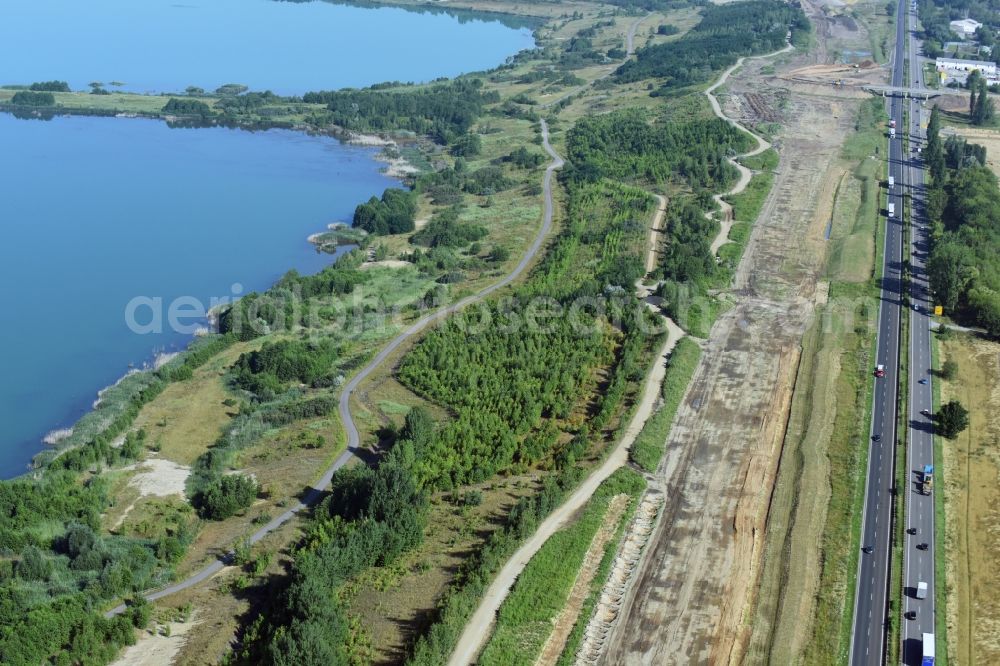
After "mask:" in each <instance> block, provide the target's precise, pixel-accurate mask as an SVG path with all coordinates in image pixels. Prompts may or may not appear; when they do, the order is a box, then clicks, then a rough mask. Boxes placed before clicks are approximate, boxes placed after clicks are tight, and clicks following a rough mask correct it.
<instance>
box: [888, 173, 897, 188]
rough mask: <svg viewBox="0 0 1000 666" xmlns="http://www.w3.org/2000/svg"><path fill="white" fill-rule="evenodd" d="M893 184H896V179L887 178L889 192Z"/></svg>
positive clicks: (892, 177)
mask: <svg viewBox="0 0 1000 666" xmlns="http://www.w3.org/2000/svg"><path fill="white" fill-rule="evenodd" d="M895 184H896V178H895V177H894V176H889V189H890V190H891V189H892V186H893V185H895Z"/></svg>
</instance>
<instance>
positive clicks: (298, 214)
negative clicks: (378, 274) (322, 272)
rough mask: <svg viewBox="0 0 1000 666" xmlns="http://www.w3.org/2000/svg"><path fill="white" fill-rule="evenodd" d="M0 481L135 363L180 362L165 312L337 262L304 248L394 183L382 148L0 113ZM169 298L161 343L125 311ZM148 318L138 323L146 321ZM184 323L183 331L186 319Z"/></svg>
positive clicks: (141, 315) (280, 134)
mask: <svg viewBox="0 0 1000 666" xmlns="http://www.w3.org/2000/svg"><path fill="white" fill-rule="evenodd" d="M0 148H2V153H3V159H0V201H2V213H0V220H2V222H0V230H2V233H3V239H2V241H0V284H2V285H3V288H2V291H0V293H2V304H3V307H2V308H0V312H2V315H0V319H2V320H0V344H2V348H3V350H4V354H3V357H4V362H3V372H2V374H0V424H2V430H0V476H2V477H4V478H7V477H11V476H15V475H17V474H20V473H22V472H24V471H25V469H26V466H27V464H28V463H29V461H30V459H31V457H32V456H33V455H34V454H36V453H37V452H38V451H39V450H40V448H41V439H42V437H43V436H44V435H45V434H46V433H47V432H49V431H52V430H55V429H58V428H65V427H67V426H69V425H71V424H72V423H73V422H74V421H75V420H76V419H77V418H79V417H80V416H81V415H82V414H83V413H84V412H85V411H86V410H88V409H89V408H90V407H91V405H92V403H93V401H94V400H95V399H96V397H97V391H98V389H100V388H102V387H104V386H107V385H108V384H111V383H113V382H114V381H115V380H117V379H118V378H119V377H121V376H122V375H123V374H124V373H125V372H126V371H127V370H128V369H129V364H130V363H131V364H136V365H141V364H143V363H144V362H150V361H152V359H153V357H154V354H155V353H156V352H158V351H166V352H170V351H177V350H178V349H180V348H183V346H184V345H186V344H187V342H188V341H189V340H190V339H191V335H190V334H185V333H178V332H174V331H170V330H169V325H168V323H169V322H168V316H167V315H168V307H169V305H170V303H171V302H173V301H174V299H176V298H178V297H182V296H193V297H195V298H196V299H198V300H199V301H200V302H202V303H205V304H206V305H207V304H208V303H209V302H210V299H211V298H212V297H219V298H222V297H229V296H232V295H233V289H232V285H233V284H234V283H240V284H241V285H242V287H243V291H244V292H246V291H250V290H252V289H258V290H259V289H264V288H267V287H268V286H270V285H271V284H272V283H273V282H274V281H275V280H277V279H278V278H279V277H280V276H281V275H282V274H283V273H284V272H285V271H286V270H288V269H290V268H296V269H298V270H299V271H300V272H314V271H317V270H319V269H320V268H322V267H323V266H325V265H327V264H329V263H331V261H332V258H331V257H330V256H329V255H324V254H318V253H316V251H315V250H314V249H313V248H312V246H311V245H310V244H309V243H308V242H307V241H306V238H307V236H309V235H310V234H311V233H314V232H316V231H321V230H323V229H324V228H325V227H326V225H327V224H329V223H330V222H333V221H336V220H345V219H347V220H349V219H350V217H351V215H352V213H353V210H354V207H355V205H357V203H358V202H359V201H361V200H363V199H367V198H368V197H370V196H371V195H373V194H380V193H381V192H382V190H383V189H385V188H386V187H390V186H392V185H395V184H397V183H396V181H394V180H393V179H391V178H388V177H386V176H385V175H383V174H381V173H379V169H380V164H379V163H378V162H376V161H375V159H374V156H375V155H376V152H377V151H376V150H375V149H373V148H365V147H360V146H348V145H342V144H341V143H339V142H338V141H337V140H335V139H331V138H324V137H313V136H307V135H304V134H301V133H295V132H291V131H285V130H268V131H266V132H247V131H243V130H235V129H226V128H221V127H217V128H210V129H197V130H195V129H171V128H169V127H168V126H167V125H166V124H165V123H163V122H159V121H154V120H144V119H121V118H94V117H57V118H55V119H54V120H51V121H40V120H18V119H15V118H14V117H12V116H10V115H9V114H2V113H0ZM137 296H147V297H151V298H161V299H162V302H163V307H162V314H163V321H164V329H165V330H164V332H163V333H160V334H142V335H140V334H136V333H134V332H133V331H132V330H130V328H129V326H127V325H126V320H125V310H126V306H127V304H128V303H129V301H130V300H131V299H133V298H134V297H137ZM150 316H151V315H150V310H149V309H148V308H143V309H140V310H139V311H138V312H137V317H136V318H137V319H138V320H139V321H140V323H147V322H149V321H150ZM184 323H190V321H189V320H185V321H184Z"/></svg>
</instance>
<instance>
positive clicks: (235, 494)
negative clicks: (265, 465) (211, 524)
mask: <svg viewBox="0 0 1000 666" xmlns="http://www.w3.org/2000/svg"><path fill="white" fill-rule="evenodd" d="M259 492H260V488H259V487H258V486H257V482H256V481H255V480H254V479H252V478H250V477H249V476H244V475H242V474H226V475H224V476H221V477H219V478H218V479H216V480H215V481H214V482H212V483H210V484H207V485H206V487H205V488H204V489H203V490H201V491H200V492H199V493H198V494H196V495H195V496H194V498H192V504H194V506H195V508H196V509H198V513H199V515H201V516H202V517H203V518H208V519H210V520H225V519H226V518H229V517H230V516H235V515H236V514H237V513H239V512H240V511H243V510H244V509H247V508H249V506H250V505H251V504H253V502H254V500H256V499H257V494H258V493H259Z"/></svg>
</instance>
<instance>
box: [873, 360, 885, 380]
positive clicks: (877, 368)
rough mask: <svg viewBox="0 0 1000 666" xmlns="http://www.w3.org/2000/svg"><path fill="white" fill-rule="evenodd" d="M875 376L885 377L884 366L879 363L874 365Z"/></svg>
mask: <svg viewBox="0 0 1000 666" xmlns="http://www.w3.org/2000/svg"><path fill="white" fill-rule="evenodd" d="M875 376H876V377H885V366H884V365H882V364H881V363H880V364H879V365H877V366H875Z"/></svg>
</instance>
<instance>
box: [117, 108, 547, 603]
mask: <svg viewBox="0 0 1000 666" xmlns="http://www.w3.org/2000/svg"><path fill="white" fill-rule="evenodd" d="M541 127H542V147H543V148H544V149H545V152H546V153H548V154H549V156H550V157H551V158H552V161H551V162H550V163H549V165H548V167H546V169H545V176H544V178H543V179H542V193H543V195H544V197H545V212H544V215H543V216H542V227H541V229H539V230H538V234H537V235H536V236H535V240H534V241H532V243H531V246H530V247H529V248H528V251H527V252H525V254H524V256H523V257H521V261H519V262H518V264H517V266H515V267H514V270H513V271H511V272H510V273H508V274H507V276H506V277H504V278H503V279H502V280H500V281H498V282H495V283H493V284H492V285H490V286H488V287H486V288H484V289H483V290H482V291H480V292H478V293H476V294H473V295H471V296H466V297H465V298H463V299H462V300H460V301H458V302H456V303H454V304H452V305H449V306H448V307H446V308H443V309H441V310H438V311H436V312H433V313H431V314H429V315H426V316H425V317H423V318H421V319H419V320H418V321H417V322H416V323H414V324H412V325H410V327H409V328H407V329H406V330H405V331H403V332H402V333H400V334H399V335H397V336H396V337H395V338H393V339H392V341H391V342H389V344H387V345H386V346H385V347H384V348H383V349H382V351H380V352H379V353H378V354H377V355H376V356H375V358H373V359H372V360H371V361H370V362H369V363H368V365H366V366H365V367H364V368H362V370H361V371H360V372H358V374H356V375H355V376H354V378H353V379H351V381H349V382H348V383H347V384H346V385H345V386H344V390H343V391H342V392H341V394H340V406H339V414H340V420H341V422H342V423H343V424H344V430H345V431H346V432H347V449H346V450H345V451H344V452H343V453H341V454H340V455H339V456H338V457H337V459H336V460H335V461H334V462H333V464H332V465H330V467H328V468H327V470H326V472H324V473H323V476H321V477H320V479H319V480H318V481H317V482H316V483H314V484H313V485H312V486H311V487H310V488H309V490H308V492H307V493H306V495H305V497H303V499H302V501H300V502H298V503H296V504H295V506H293V507H292V508H290V509H288V510H286V511H285V512H284V513H282V514H280V515H278V516H276V517H275V518H273V519H272V520H271V521H270V522H269V523H267V524H266V525H264V526H263V527H261V528H260V529H259V530H257V531H256V532H254V533H253V534H252V535H251V536H250V538H249V542H250V543H251V544H255V543H257V542H258V541H260V540H261V539H263V538H264V537H266V536H267V535H268V534H270V533H271V532H273V531H274V530H276V529H278V528H279V527H281V526H282V525H284V524H285V523H287V522H288V521H289V520H291V519H292V518H294V517H295V516H296V515H298V513H299V512H300V511H302V510H303V509H305V508H307V507H310V506H313V505H314V504H316V503H317V502H318V501H319V500H320V499H321V498H322V497H323V491H324V489H325V488H326V487H327V486H329V485H330V481H331V480H332V479H333V475H334V473H335V472H336V471H337V470H338V469H340V468H341V467H343V466H344V465H346V464H347V463H348V462H350V460H351V459H352V458H354V457H356V456H357V454H358V452H359V451H360V448H361V435H360V433H359V432H358V426H357V424H356V423H355V422H354V416H353V415H352V414H351V396H352V395H353V394H354V391H355V390H356V389H357V388H358V386H359V385H360V384H361V382H363V381H364V380H365V379H367V378H368V376H369V375H370V374H371V373H372V372H373V371H374V370H375V369H376V368H378V367H379V366H380V365H381V364H382V363H383V362H384V361H385V360H386V359H387V358H388V357H389V356H390V355H391V354H392V353H393V352H394V351H396V349H398V348H399V346H400V345H401V344H403V343H404V342H406V341H407V340H409V339H410V338H412V337H414V336H415V335H417V334H418V333H421V332H422V331H424V329H426V328H427V327H428V326H430V325H431V324H433V323H436V322H438V321H441V320H442V319H444V318H446V317H448V316H449V315H452V314H454V313H455V312H458V311H459V310H461V309H462V308H465V307H468V306H469V305H472V304H473V303H477V302H479V301H481V300H483V299H484V298H486V297H487V296H489V295H490V294H492V293H493V292H495V291H497V290H498V289H503V288H504V287H506V286H507V285H509V284H510V283H511V282H513V281H514V280H516V279H517V278H518V277H519V276H520V275H521V274H522V273H523V272H524V271H525V269H526V268H527V267H528V265H529V264H530V263H531V262H532V260H534V258H535V256H536V255H537V254H538V251H539V250H540V249H541V247H542V243H544V242H545V239H546V237H547V236H548V235H549V232H550V231H551V230H552V216H553V210H554V204H553V202H552V177H553V174H554V173H555V171H556V170H558V169H561V168H562V166H563V164H565V162H564V161H563V158H562V157H560V156H559V154H558V153H556V151H555V149H554V148H552V144H550V143H549V126H548V124H546V122H545V120H544V119H543V120H541ZM232 556H233V553H232V551H230V552H228V553H226V555H225V556H224V557H221V558H219V559H217V560H215V561H213V562H212V563H211V564H208V565H206V566H205V567H203V568H202V569H200V570H198V571H197V572H196V573H194V574H192V575H191V576H189V577H188V578H185V579H184V580H182V581H180V582H178V583H175V584H173V585H170V586H169V587H165V588H163V589H161V590H157V591H155V592H148V593H146V594H144V595H143V597H144V598H145V599H146V600H147V601H156V600H157V599H162V598H163V597H166V596H169V595H171V594H175V593H177V592H180V591H181V590H186V589H188V588H191V587H194V586H195V585H198V584H199V583H201V582H202V581H204V580H206V579H208V578H211V577H212V576H214V575H215V574H217V573H218V572H220V571H222V569H223V568H225V567H226V566H227V565H228V564H229V563H230V561H231V560H232ZM125 609H126V605H125V604H119V605H118V606H116V607H114V608H112V609H111V610H109V611H107V612H106V613H105V614H104V615H105V617H113V616H115V615H118V614H120V613H122V612H124V611H125Z"/></svg>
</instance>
